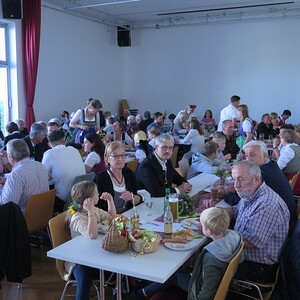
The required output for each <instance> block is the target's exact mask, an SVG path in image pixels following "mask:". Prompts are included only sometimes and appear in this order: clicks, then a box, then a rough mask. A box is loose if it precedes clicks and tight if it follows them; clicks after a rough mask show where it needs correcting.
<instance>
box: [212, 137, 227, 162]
mask: <svg viewBox="0 0 300 300" xmlns="http://www.w3.org/2000/svg"><path fill="white" fill-rule="evenodd" d="M212 141H213V142H215V143H216V144H218V146H219V150H218V155H217V158H216V159H218V160H223V161H224V160H228V159H231V154H230V153H228V154H226V155H224V154H223V150H224V149H225V147H226V137H225V135H223V134H221V133H217V132H216V133H215V134H214V135H213V139H212Z"/></svg>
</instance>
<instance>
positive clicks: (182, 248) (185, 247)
mask: <svg viewBox="0 0 300 300" xmlns="http://www.w3.org/2000/svg"><path fill="white" fill-rule="evenodd" d="M165 246H166V247H167V248H169V249H172V250H176V251H185V250H190V249H192V248H194V247H195V246H196V243H195V242H194V241H191V242H188V243H186V244H184V243H165Z"/></svg>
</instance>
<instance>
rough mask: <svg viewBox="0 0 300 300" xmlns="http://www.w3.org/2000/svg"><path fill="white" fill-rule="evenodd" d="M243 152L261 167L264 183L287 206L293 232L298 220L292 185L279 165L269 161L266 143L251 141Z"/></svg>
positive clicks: (247, 158)
mask: <svg viewBox="0 0 300 300" xmlns="http://www.w3.org/2000/svg"><path fill="white" fill-rule="evenodd" d="M243 150H244V152H245V156H246V160H249V161H252V162H254V163H255V164H256V165H257V166H259V168H260V170H261V175H262V178H263V180H264V182H265V183H266V184H267V185H268V186H269V187H270V188H271V189H272V190H273V191H274V192H276V193H277V194H278V195H279V196H280V197H281V198H282V200H283V201H284V202H285V204H286V205H287V207H288V209H289V211H290V227H289V231H290V232H292V230H293V228H294V226H295V223H296V220H297V211H296V204H295V200H294V195H293V191H292V188H291V185H290V184H289V182H288V180H287V179H286V177H285V176H284V174H283V173H282V171H281V170H280V169H279V167H278V165H277V163H276V162H275V161H271V160H270V159H269V157H268V149H267V147H266V145H265V143H263V142H260V141H251V142H249V143H247V144H246V145H244V147H243Z"/></svg>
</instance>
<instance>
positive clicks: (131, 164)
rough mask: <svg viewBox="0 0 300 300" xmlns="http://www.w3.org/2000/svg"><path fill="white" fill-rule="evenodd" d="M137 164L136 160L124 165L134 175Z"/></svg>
mask: <svg viewBox="0 0 300 300" xmlns="http://www.w3.org/2000/svg"><path fill="white" fill-rule="evenodd" d="M138 164H139V161H138V159H134V160H132V161H129V162H128V163H127V164H126V167H127V168H128V169H130V170H131V171H132V172H133V173H134V174H135V172H136V169H137V167H138Z"/></svg>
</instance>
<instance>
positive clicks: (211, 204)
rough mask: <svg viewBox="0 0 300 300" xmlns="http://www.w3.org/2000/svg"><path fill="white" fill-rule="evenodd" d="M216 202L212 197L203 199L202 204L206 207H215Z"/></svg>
mask: <svg viewBox="0 0 300 300" xmlns="http://www.w3.org/2000/svg"><path fill="white" fill-rule="evenodd" d="M216 203H217V202H216V201H214V200H212V199H205V200H203V201H202V204H203V205H204V206H205V208H209V207H214V206H215V205H216Z"/></svg>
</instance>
